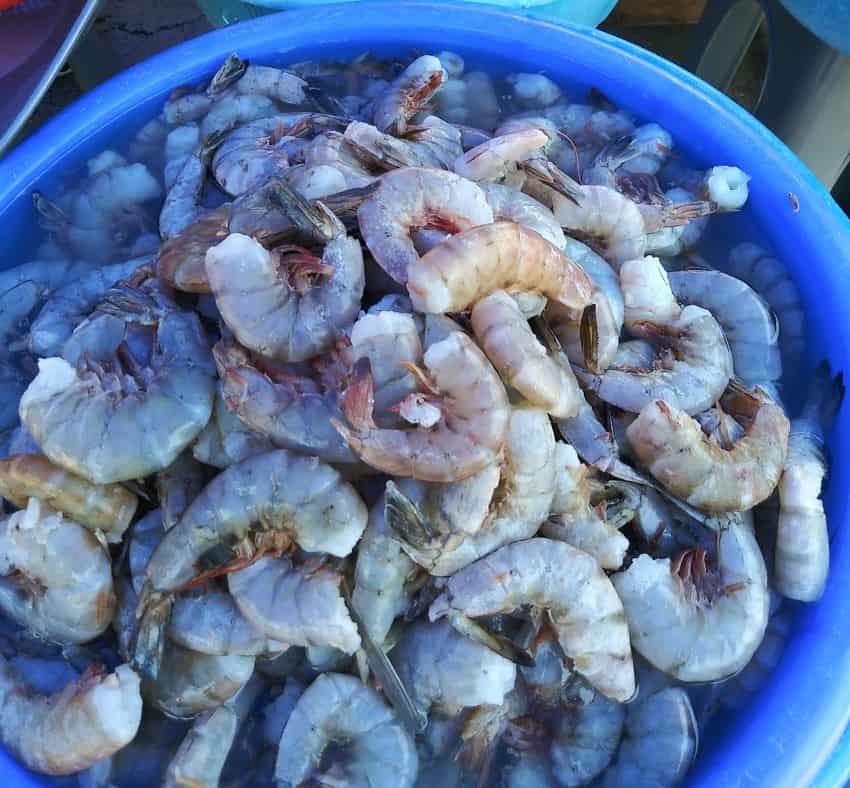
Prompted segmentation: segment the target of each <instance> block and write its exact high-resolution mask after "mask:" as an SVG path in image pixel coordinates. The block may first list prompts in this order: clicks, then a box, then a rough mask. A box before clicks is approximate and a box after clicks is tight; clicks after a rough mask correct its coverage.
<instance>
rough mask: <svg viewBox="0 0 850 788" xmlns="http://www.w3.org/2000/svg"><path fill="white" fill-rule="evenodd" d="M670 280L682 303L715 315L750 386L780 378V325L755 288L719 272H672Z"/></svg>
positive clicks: (739, 374) (737, 372)
mask: <svg viewBox="0 0 850 788" xmlns="http://www.w3.org/2000/svg"><path fill="white" fill-rule="evenodd" d="M668 280H669V282H670V287H671V289H672V291H673V294H674V295H675V297H676V300H677V301H678V302H679V303H680V304H696V305H697V306H700V307H702V308H703V309H707V310H708V311H709V312H711V314H712V315H714V318H715V319H716V320H717V322H718V323H719V324H720V326H721V328H722V329H723V333H724V334H725V336H726V339H727V341H728V342H729V348H730V350H731V351H732V360H733V363H734V368H735V375H736V376H737V377H738V378H740V379H741V380H742V381H743V382H744V383H746V384H749V385H755V384H757V383H762V382H765V381H774V380H779V378H780V377H781V376H782V360H781V358H780V355H779V345H778V340H779V324H778V322H777V320H776V315H775V314H774V313H773V312H772V311H771V309H770V307H769V306H768V305H767V304H766V303H765V302H764V300H762V298H761V296H759V294H758V293H756V291H755V290H753V289H752V288H751V287H749V285H747V284H746V283H745V282H743V281H741V280H740V279H736V278H735V277H733V276H730V275H729V274H724V273H721V272H720V271H710V270H709V271H705V270H700V269H687V270H684V271H673V272H672V273H670V274H668Z"/></svg>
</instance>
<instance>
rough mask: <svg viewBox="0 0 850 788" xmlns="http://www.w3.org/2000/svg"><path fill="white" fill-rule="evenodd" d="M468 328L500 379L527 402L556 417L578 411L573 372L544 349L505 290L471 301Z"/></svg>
mask: <svg viewBox="0 0 850 788" xmlns="http://www.w3.org/2000/svg"><path fill="white" fill-rule="evenodd" d="M472 329H473V331H474V332H475V338H476V339H477V340H478V343H479V345H480V346H481V349H482V350H483V351H484V352H485V353H486V354H487V358H489V359H490V361H491V362H492V363H493V366H495V367H496V369H497V370H498V371H499V374H500V375H501V376H502V379H503V380H504V381H505V382H506V383H507V384H508V385H509V386H512V387H513V388H514V389H516V390H517V391H518V392H519V393H520V394H522V395H523V397H525V398H526V399H527V400H528V401H529V402H530V403H532V404H533V405H535V406H537V407H539V408H542V409H543V410H545V411H547V412H548V413H550V414H551V415H552V416H555V417H556V418H569V417H571V416H575V415H576V414H577V413H578V410H579V404H580V400H579V392H578V383H577V382H576V379H575V375H573V372H572V370H571V369H570V367H569V366H568V365H567V364H566V363H559V360H558V358H557V357H553V356H550V355H549V354H548V353H547V352H546V348H544V347H543V345H541V344H540V342H539V341H538V340H537V338H536V337H535V336H534V334H533V332H532V331H531V329H530V328H529V326H528V323H527V321H526V320H525V318H524V317H523V314H522V312H520V310H519V307H518V306H517V305H516V303H515V302H514V300H513V299H512V298H511V297H510V296H509V295H508V294H507V293H505V292H504V291H501V290H496V291H495V292H493V293H491V294H490V295H488V296H486V297H484V298H482V299H481V300H480V301H478V303H477V304H475V306H474V307H473V309H472Z"/></svg>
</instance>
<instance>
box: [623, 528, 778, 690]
mask: <svg viewBox="0 0 850 788" xmlns="http://www.w3.org/2000/svg"><path fill="white" fill-rule="evenodd" d="M612 581H613V583H614V587H615V588H616V589H617V593H618V594H619V595H620V599H622V601H623V607H624V608H625V611H626V619H627V620H628V623H629V631H630V632H631V636H632V645H633V646H634V648H635V650H636V651H637V652H638V653H639V654H641V655H642V656H644V657H645V658H646V659H648V660H649V661H650V662H651V663H652V664H653V665H654V666H655V667H656V668H658V669H659V670H661V671H663V672H664V673H668V674H670V675H671V676H673V677H674V678H676V679H678V680H680V681H689V682H690V681H696V682H702V681H717V680H719V679H723V678H726V677H728V676H731V675H733V674H735V673H737V672H738V671H739V670H740V669H741V668H743V667H744V665H746V664H747V662H749V660H750V657H752V655H753V653H754V652H755V650H756V649H757V648H758V645H759V643H761V640H762V637H763V636H764V631H765V628H766V626H767V617H768V608H769V603H770V600H769V594H768V590H767V573H766V570H765V566H764V559H763V558H762V555H761V550H760V548H759V546H758V543H757V542H756V539H755V535H754V534H753V529H752V526H751V525H750V524H748V523H746V522H744V521H743V520H742V519H740V517H739V518H738V520H737V522H735V521H733V522H731V523H730V524H728V525H727V526H725V527H722V528H721V529H720V530H719V533H718V536H717V568H716V569H711V568H708V566H707V564H706V551H705V550H704V549H702V548H696V549H693V550H686V551H685V552H683V553H681V554H680V555H679V556H678V557H677V558H676V559H675V560H673V561H671V559H669V558H661V559H653V558H650V557H649V556H648V555H640V556H638V557H637V558H636V559H635V560H634V561H633V562H632V565H631V566H630V567H629V568H628V569H627V570H626V571H625V572H621V573H619V574H616V575H613V577H612Z"/></svg>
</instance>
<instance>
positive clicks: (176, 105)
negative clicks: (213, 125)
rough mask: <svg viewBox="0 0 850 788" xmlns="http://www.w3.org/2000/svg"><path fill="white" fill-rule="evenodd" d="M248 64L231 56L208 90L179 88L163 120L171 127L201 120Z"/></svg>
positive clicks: (208, 85) (214, 77)
mask: <svg viewBox="0 0 850 788" xmlns="http://www.w3.org/2000/svg"><path fill="white" fill-rule="evenodd" d="M246 66H247V63H246V62H245V61H244V60H240V59H239V58H238V57H237V56H236V55H235V54H234V55H230V57H228V58H227V59H226V60H225V61H224V63H222V64H221V65H220V66H219V68H218V70H217V71H216V72H215V74H213V75H212V77H211V79H210V81H209V83H208V84H207V86H206V88H204V89H203V90H201V89H200V88H199V89H197V90H192V89H190V88H185V87H183V88H177V89H176V90H175V91H174V92H173V93H172V94H171V96H169V98H168V100H167V101H166V102H165V106H164V107H163V112H162V115H163V118H164V119H165V121H166V123H168V124H169V125H171V126H179V125H182V124H184V123H190V122H192V121H195V120H200V119H201V118H202V117H203V116H204V115H205V114H206V113H207V111H208V110H209V108H210V106H211V105H212V103H213V101H214V100H215V99H216V98H217V97H218V96H220V95H221V94H222V93H223V92H224V91H225V90H226V89H227V88H229V87H231V86H232V85H233V84H234V83H235V82H236V81H237V80H239V79H240V78H241V77H242V75H243V74H244V73H245V68H246Z"/></svg>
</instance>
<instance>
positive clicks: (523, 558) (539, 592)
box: [429, 538, 635, 701]
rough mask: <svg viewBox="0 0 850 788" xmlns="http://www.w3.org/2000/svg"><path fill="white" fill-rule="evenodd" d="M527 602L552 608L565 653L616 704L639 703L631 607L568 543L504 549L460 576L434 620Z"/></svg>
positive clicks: (438, 606) (534, 542)
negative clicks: (626, 610)
mask: <svg viewBox="0 0 850 788" xmlns="http://www.w3.org/2000/svg"><path fill="white" fill-rule="evenodd" d="M523 605H530V606H532V607H538V608H542V609H544V610H546V611H547V614H548V616H549V619H550V621H551V623H552V626H553V627H554V629H555V631H556V633H557V635H558V642H559V643H560V645H561V648H563V649H564V653H565V654H566V655H567V656H568V657H570V658H571V659H572V660H573V663H574V665H575V669H576V671H577V672H578V673H580V674H581V675H582V676H584V678H585V679H587V681H588V682H590V684H591V685H593V686H594V687H595V688H596V689H598V690H599V691H600V692H602V693H603V694H604V695H606V696H608V697H610V698H614V699H615V700H621V701H626V700H628V699H629V698H631V696H632V695H633V694H634V691H635V678H634V668H633V666H632V655H631V648H630V645H629V634H628V630H627V628H626V620H625V616H624V613H623V603H622V602H621V601H620V599H619V597H618V596H617V593H616V592H615V591H614V587H613V586H612V585H611V581H610V580H609V579H608V577H607V576H606V575H605V573H604V572H603V571H602V569H601V568H600V567H599V564H597V563H596V561H595V560H594V559H593V558H591V557H590V556H589V555H587V553H583V552H582V551H581V550H576V549H575V548H574V547H571V546H570V545H568V544H565V543H563V542H556V541H553V540H551V539H540V538H536V539H529V540H527V541H524V542H515V543H514V544H510V545H507V546H505V547H501V548H499V549H498V550H496V551H495V552H494V553H491V554H490V555H488V556H485V557H484V558H482V559H480V560H478V561H476V562H475V563H474V564H470V565H469V566H467V567H466V568H465V569H462V570H461V571H459V572H457V573H456V574H455V575H453V576H452V577H451V578H450V579H449V581H448V583H447V585H446V591H445V593H444V594H443V595H442V596H440V597H439V598H438V599H437V600H436V601H435V602H434V603H433V604H432V605H431V609H430V611H429V616H430V618H431V620H435V619H437V618H441V617H443V616H446V615H448V616H458V615H460V616H461V617H470V618H473V619H474V618H477V617H480V616H487V615H493V614H495V613H510V612H512V611H514V610H516V609H517V608H518V607H521V606H523Z"/></svg>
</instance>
